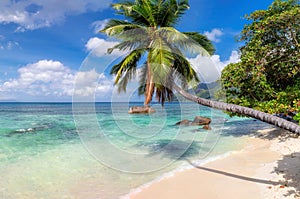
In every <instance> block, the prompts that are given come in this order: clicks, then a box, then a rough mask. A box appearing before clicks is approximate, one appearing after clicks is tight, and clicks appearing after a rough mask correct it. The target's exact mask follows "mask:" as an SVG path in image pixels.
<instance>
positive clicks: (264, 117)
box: [173, 85, 300, 135]
mask: <svg viewBox="0 0 300 199" xmlns="http://www.w3.org/2000/svg"><path fill="white" fill-rule="evenodd" d="M173 88H174V89H175V90H176V91H177V92H178V93H179V94H181V95H182V96H183V97H184V98H186V99H188V100H191V101H193V102H196V103H198V104H201V105H203V106H208V107H211V108H215V109H219V110H223V111H228V112H232V113H238V114H241V115H244V116H247V117H252V118H255V119H258V120H261V121H263V122H266V123H269V124H272V125H275V126H277V127H279V128H282V129H285V130H288V131H290V132H293V133H296V134H297V135H300V126H299V125H297V124H295V123H292V122H289V121H287V120H285V119H282V118H279V117H276V116H273V115H271V114H268V113H264V112H261V111H258V110H254V109H252V108H248V107H244V106H239V105H235V104H227V103H224V102H218V101H212V100H208V99H204V98H199V97H197V96H195V95H191V94H190V93H187V92H186V91H184V90H183V89H181V88H180V87H178V86H177V85H173Z"/></svg>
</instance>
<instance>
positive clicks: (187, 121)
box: [175, 120, 192, 125]
mask: <svg viewBox="0 0 300 199" xmlns="http://www.w3.org/2000/svg"><path fill="white" fill-rule="evenodd" d="M191 123H192V122H191V121H189V120H181V121H179V122H177V123H176V124H175V125H190V124H191Z"/></svg>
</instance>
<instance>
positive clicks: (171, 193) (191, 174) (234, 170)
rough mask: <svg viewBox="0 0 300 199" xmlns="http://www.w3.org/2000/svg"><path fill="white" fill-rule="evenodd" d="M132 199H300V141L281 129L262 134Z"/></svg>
mask: <svg viewBox="0 0 300 199" xmlns="http://www.w3.org/2000/svg"><path fill="white" fill-rule="evenodd" d="M130 198H132V199H148V198H149V199H153V198H156V199H159V198H161V199H169V198H172V199H182V198H189V199H199V198H203V199H220V198H222V199H227V198H230V199H240V198H243V199H284V198H286V199H292V198H293V199H294V198H300V139H299V138H296V137H295V136H293V135H291V134H290V133H288V132H286V131H283V130H280V129H268V130H263V131H258V132H257V133H255V134H254V135H253V136H249V138H248V142H247V145H246V147H245V148H244V149H243V150H241V151H239V152H233V153H232V154H231V155H229V156H227V157H225V158H223V159H218V160H216V161H213V162H210V163H208V164H205V165H201V166H198V165H194V168H193V169H190V170H185V171H182V172H178V173H176V174H175V175H174V176H172V177H169V178H165V179H163V180H161V181H159V182H157V183H154V184H152V185H150V186H149V187H147V188H145V189H143V190H142V191H141V192H135V191H132V193H131V194H130Z"/></svg>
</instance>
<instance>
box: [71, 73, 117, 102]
mask: <svg viewBox="0 0 300 199" xmlns="http://www.w3.org/2000/svg"><path fill="white" fill-rule="evenodd" d="M75 81H76V84H75V90H74V93H75V95H76V96H77V97H78V96H79V97H89V96H91V95H95V93H98V94H101V95H104V94H109V93H111V91H112V90H113V80H112V79H109V78H107V77H106V76H105V75H104V74H103V73H101V74H99V73H97V72H96V70H95V69H92V70H90V71H86V72H81V71H80V72H78V73H77V74H76V79H75Z"/></svg>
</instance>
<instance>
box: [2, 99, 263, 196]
mask: <svg viewBox="0 0 300 199" xmlns="http://www.w3.org/2000/svg"><path fill="white" fill-rule="evenodd" d="M131 105H134V104H122V103H114V104H111V103H96V105H94V104H93V108H95V112H93V111H91V110H92V109H89V108H91V106H90V105H86V104H81V105H80V108H79V109H76V107H75V109H74V106H73V110H72V104H71V103H1V104H0V174H1V178H0V197H2V198H118V197H119V196H121V195H125V194H127V193H128V192H129V191H130V190H131V189H133V188H137V187H139V186H141V185H142V184H144V183H147V182H149V181H152V180H154V179H156V178H157V177H159V176H160V175H161V174H163V173H168V172H171V171H172V170H174V169H175V168H178V167H182V168H184V167H189V165H188V163H187V161H186V160H187V159H188V160H192V161H198V162H199V161H200V162H201V161H202V162H205V161H207V160H209V159H212V158H214V157H217V156H220V155H222V154H225V153H227V152H228V151H232V150H239V149H240V148H241V147H242V146H243V138H242V137H241V136H242V135H244V134H245V133H248V132H249V131H250V132H251V131H253V132H254V131H255V130H257V129H262V128H269V125H266V124H264V123H261V122H258V121H254V120H252V119H245V118H238V117H235V118H229V117H228V116H226V115H225V114H223V113H222V112H220V111H212V110H211V109H208V108H205V107H202V106H198V105H197V106H196V107H195V105H194V104H193V105H191V104H189V103H186V104H178V103H170V104H167V105H166V106H165V108H164V109H162V108H161V107H160V106H158V105H155V104H154V105H153V106H154V107H155V109H156V110H157V112H156V113H154V114H152V115H150V116H149V115H129V114H127V110H128V107H129V106H131ZM94 106H95V107H94ZM78 107H79V106H78ZM78 107H77V108H78ZM74 113H75V115H73V114H74ZM195 115H201V116H206V117H211V118H212V119H213V120H212V124H211V127H212V129H213V130H212V131H205V130H202V129H199V127H178V126H175V125H174V124H175V123H176V122H178V121H180V120H182V119H190V120H192V119H193V117H194V116H195ZM74 118H75V121H74ZM91 118H94V119H96V123H95V122H94V123H93V124H92V123H91V121H92V120H91ZM93 121H94V120H93ZM224 121H225V122H224ZM75 122H76V125H75Z"/></svg>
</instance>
